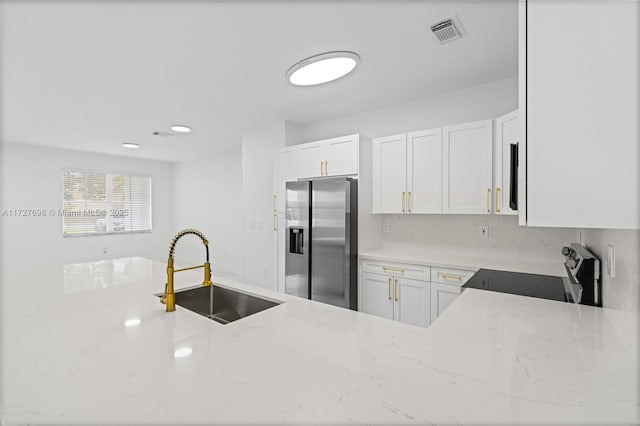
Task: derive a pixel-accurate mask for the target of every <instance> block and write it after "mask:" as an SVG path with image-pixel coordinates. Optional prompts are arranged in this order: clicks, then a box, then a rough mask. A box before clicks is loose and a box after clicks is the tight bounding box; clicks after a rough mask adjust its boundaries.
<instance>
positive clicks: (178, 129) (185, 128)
mask: <svg viewBox="0 0 640 426" xmlns="http://www.w3.org/2000/svg"><path fill="white" fill-rule="evenodd" d="M170 128H171V131H172V132H176V133H189V132H190V131H191V127H189V126H184V125H182V124H174V125H173V126H171V127H170Z"/></svg>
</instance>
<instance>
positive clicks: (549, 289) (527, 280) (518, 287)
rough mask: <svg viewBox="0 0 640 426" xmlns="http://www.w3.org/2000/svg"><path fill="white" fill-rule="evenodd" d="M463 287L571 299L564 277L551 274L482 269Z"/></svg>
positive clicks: (564, 300)
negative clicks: (567, 294)
mask: <svg viewBox="0 0 640 426" xmlns="http://www.w3.org/2000/svg"><path fill="white" fill-rule="evenodd" d="M462 287H463V288H477V289H481V290H490V291H497V292H500V293H510V294H518V295H520V296H530V297H538V298H541V299H550V300H560V301H563V302H567V301H568V300H569V299H568V298H567V296H566V293H565V289H564V283H563V281H562V278H560V277H553V276H550V275H537V274H525V273H521V272H507V271H496V270H493V269H480V270H478V272H476V273H475V274H474V275H473V276H472V277H471V278H470V279H469V281H467V282H466V283H465V284H464V285H463V286H462Z"/></svg>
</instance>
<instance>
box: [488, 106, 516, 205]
mask: <svg viewBox="0 0 640 426" xmlns="http://www.w3.org/2000/svg"><path fill="white" fill-rule="evenodd" d="M518 123H519V120H518V111H513V112H510V113H509V114H506V115H503V116H502V117H498V118H496V126H495V130H496V132H495V140H494V142H495V144H494V147H493V185H494V190H493V197H494V198H493V199H494V213H495V214H510V215H516V214H518V209H517V208H512V203H511V201H513V202H514V203H513V207H517V198H518V193H517V190H518V185H517V182H518V181H517V173H518V169H517V165H518V157H517V153H518V151H519V148H520V145H519V143H518V142H519V137H520V127H519V124H518ZM512 182H513V184H514V185H513V188H512Z"/></svg>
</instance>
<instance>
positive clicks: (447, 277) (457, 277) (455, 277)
mask: <svg viewBox="0 0 640 426" xmlns="http://www.w3.org/2000/svg"><path fill="white" fill-rule="evenodd" d="M442 278H444V279H445V280H456V281H462V278H464V277H462V276H460V275H451V274H442Z"/></svg>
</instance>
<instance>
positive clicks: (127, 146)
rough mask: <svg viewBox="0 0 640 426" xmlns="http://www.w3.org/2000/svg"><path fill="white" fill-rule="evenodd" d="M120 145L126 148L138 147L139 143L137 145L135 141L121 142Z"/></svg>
mask: <svg viewBox="0 0 640 426" xmlns="http://www.w3.org/2000/svg"><path fill="white" fill-rule="evenodd" d="M122 147H123V148H127V149H138V148H140V145H138V144H137V143H129V142H125V143H123V144H122Z"/></svg>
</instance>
